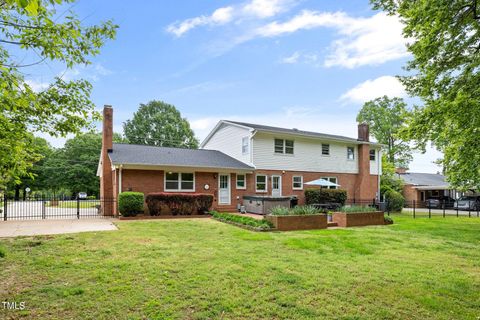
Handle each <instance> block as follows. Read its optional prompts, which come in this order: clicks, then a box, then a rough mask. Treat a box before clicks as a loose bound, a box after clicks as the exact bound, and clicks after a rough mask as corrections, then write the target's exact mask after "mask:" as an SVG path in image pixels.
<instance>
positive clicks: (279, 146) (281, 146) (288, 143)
mask: <svg viewBox="0 0 480 320" xmlns="http://www.w3.org/2000/svg"><path fill="white" fill-rule="evenodd" d="M293 145H294V142H293V140H286V139H275V142H274V150H275V153H281V154H293Z"/></svg>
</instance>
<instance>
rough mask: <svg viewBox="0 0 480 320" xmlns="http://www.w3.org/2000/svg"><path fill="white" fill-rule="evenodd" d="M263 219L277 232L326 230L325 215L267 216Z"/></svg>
mask: <svg viewBox="0 0 480 320" xmlns="http://www.w3.org/2000/svg"><path fill="white" fill-rule="evenodd" d="M265 219H267V220H268V221H270V222H271V223H272V224H273V225H274V226H275V229H277V230H279V231H291V230H312V229H326V228H327V215H326V214H311V215H299V216H293V215H289V216H287V215H285V216H274V215H267V216H266V217H265Z"/></svg>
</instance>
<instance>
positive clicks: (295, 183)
mask: <svg viewBox="0 0 480 320" xmlns="http://www.w3.org/2000/svg"><path fill="white" fill-rule="evenodd" d="M292 189H293V190H302V189H303V176H293V177H292Z"/></svg>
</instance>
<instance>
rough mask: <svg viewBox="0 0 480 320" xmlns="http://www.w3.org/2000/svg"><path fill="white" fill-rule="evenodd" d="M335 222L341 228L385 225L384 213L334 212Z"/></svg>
mask: <svg viewBox="0 0 480 320" xmlns="http://www.w3.org/2000/svg"><path fill="white" fill-rule="evenodd" d="M333 222H336V223H337V225H338V226H339V227H360V226H372V225H384V224H385V222H384V218H383V211H375V212H358V213H344V212H334V213H333Z"/></svg>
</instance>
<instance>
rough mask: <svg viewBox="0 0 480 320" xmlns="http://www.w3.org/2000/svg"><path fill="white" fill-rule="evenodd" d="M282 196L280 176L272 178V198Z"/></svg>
mask: <svg viewBox="0 0 480 320" xmlns="http://www.w3.org/2000/svg"><path fill="white" fill-rule="evenodd" d="M281 196H282V176H272V197H281Z"/></svg>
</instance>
